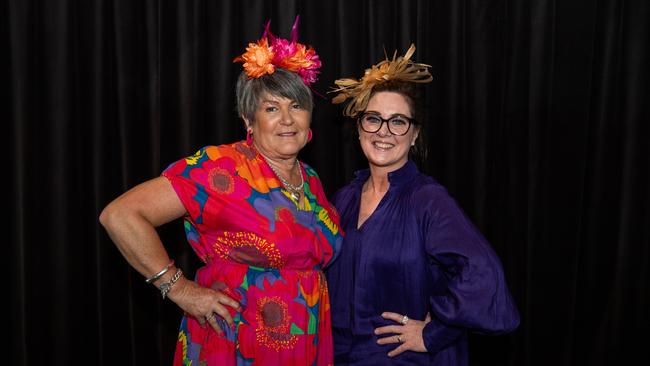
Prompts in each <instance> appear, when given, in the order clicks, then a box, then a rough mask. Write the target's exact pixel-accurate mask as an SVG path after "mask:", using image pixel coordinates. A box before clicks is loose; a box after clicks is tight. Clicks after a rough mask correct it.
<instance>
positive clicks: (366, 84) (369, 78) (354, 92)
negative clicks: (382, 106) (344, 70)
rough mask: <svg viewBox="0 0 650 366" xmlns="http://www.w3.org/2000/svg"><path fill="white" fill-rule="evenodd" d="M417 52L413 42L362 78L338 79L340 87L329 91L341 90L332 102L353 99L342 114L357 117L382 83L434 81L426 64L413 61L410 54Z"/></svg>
mask: <svg viewBox="0 0 650 366" xmlns="http://www.w3.org/2000/svg"><path fill="white" fill-rule="evenodd" d="M414 53H415V45H414V44H411V47H409V49H408V51H406V54H405V55H404V56H400V57H397V51H395V53H394V54H393V59H392V60H389V59H388V56H386V59H385V60H383V61H381V62H380V63H378V64H377V65H372V66H371V67H370V68H369V69H366V71H365V73H364V75H363V77H362V78H361V79H360V80H357V79H347V78H345V79H338V80H336V81H335V82H334V83H335V84H336V86H337V87H338V88H335V89H333V90H332V91H331V92H330V93H335V92H339V94H338V95H337V96H335V97H334V99H332V103H334V104H339V103H343V102H344V101H346V100H347V99H348V98H351V100H350V102H349V103H348V105H347V106H346V107H345V110H344V111H343V114H344V115H346V116H348V117H354V116H356V115H357V114H359V113H360V112H362V111H364V110H365V109H366V106H367V105H368V101H369V100H370V95H371V94H372V89H373V88H374V87H375V86H376V85H379V84H382V83H385V82H387V81H390V80H400V81H407V82H411V83H428V82H430V81H431V80H433V77H432V76H431V73H429V70H428V68H429V67H431V66H429V65H426V64H420V63H415V62H413V61H411V56H413V54H414Z"/></svg>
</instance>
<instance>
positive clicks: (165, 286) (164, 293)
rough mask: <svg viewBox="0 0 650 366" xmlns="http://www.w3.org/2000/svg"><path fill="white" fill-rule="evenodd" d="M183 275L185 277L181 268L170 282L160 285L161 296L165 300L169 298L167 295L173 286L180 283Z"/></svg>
mask: <svg viewBox="0 0 650 366" xmlns="http://www.w3.org/2000/svg"><path fill="white" fill-rule="evenodd" d="M182 275H183V271H182V270H181V269H180V268H179V269H178V271H176V273H174V275H173V276H172V278H170V279H169V281H167V282H165V283H161V284H160V294H161V295H162V298H163V299H165V297H167V293H168V292H169V290H171V289H172V286H174V284H175V283H176V281H178V280H179V279H180V278H181V276H182Z"/></svg>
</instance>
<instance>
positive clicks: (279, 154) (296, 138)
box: [244, 93, 311, 159]
mask: <svg viewBox="0 0 650 366" xmlns="http://www.w3.org/2000/svg"><path fill="white" fill-rule="evenodd" d="M244 122H245V123H246V127H247V128H248V129H250V130H251V131H252V133H253V144H254V145H255V148H257V150H258V151H259V152H260V153H262V154H263V155H264V156H266V157H268V158H271V159H290V158H295V157H296V156H297V155H298V152H299V151H300V149H302V148H303V147H304V146H305V144H306V143H307V138H308V134H309V124H310V122H311V112H309V111H308V110H307V109H305V108H304V107H303V106H301V105H300V104H299V103H298V102H296V101H293V100H291V99H288V98H285V97H281V96H276V95H273V94H269V93H264V94H263V95H262V97H261V98H260V100H259V103H258V106H257V109H256V110H255V120H254V121H249V120H248V119H246V118H244Z"/></svg>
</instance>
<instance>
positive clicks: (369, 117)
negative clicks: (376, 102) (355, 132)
mask: <svg viewBox="0 0 650 366" xmlns="http://www.w3.org/2000/svg"><path fill="white" fill-rule="evenodd" d="M358 122H359V125H360V126H361V129H362V130H364V131H366V132H368V133H375V132H377V131H379V130H381V126H382V125H383V124H384V122H386V126H388V131H390V133H391V134H393V135H396V136H403V135H406V134H407V133H408V132H409V129H410V128H411V125H412V124H414V123H417V122H416V121H415V119H413V118H410V117H406V116H404V115H401V114H396V115H394V116H392V117H390V118H388V119H384V118H382V117H381V116H380V115H378V114H377V113H372V112H367V113H364V114H362V115H361V116H360V117H359V119H358Z"/></svg>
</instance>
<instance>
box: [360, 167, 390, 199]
mask: <svg viewBox="0 0 650 366" xmlns="http://www.w3.org/2000/svg"><path fill="white" fill-rule="evenodd" d="M388 187H390V182H389V181H388V172H387V171H377V169H373V168H372V167H371V168H370V176H369V177H368V180H367V181H366V184H364V190H371V191H372V192H374V193H378V194H383V193H386V191H388Z"/></svg>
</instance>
